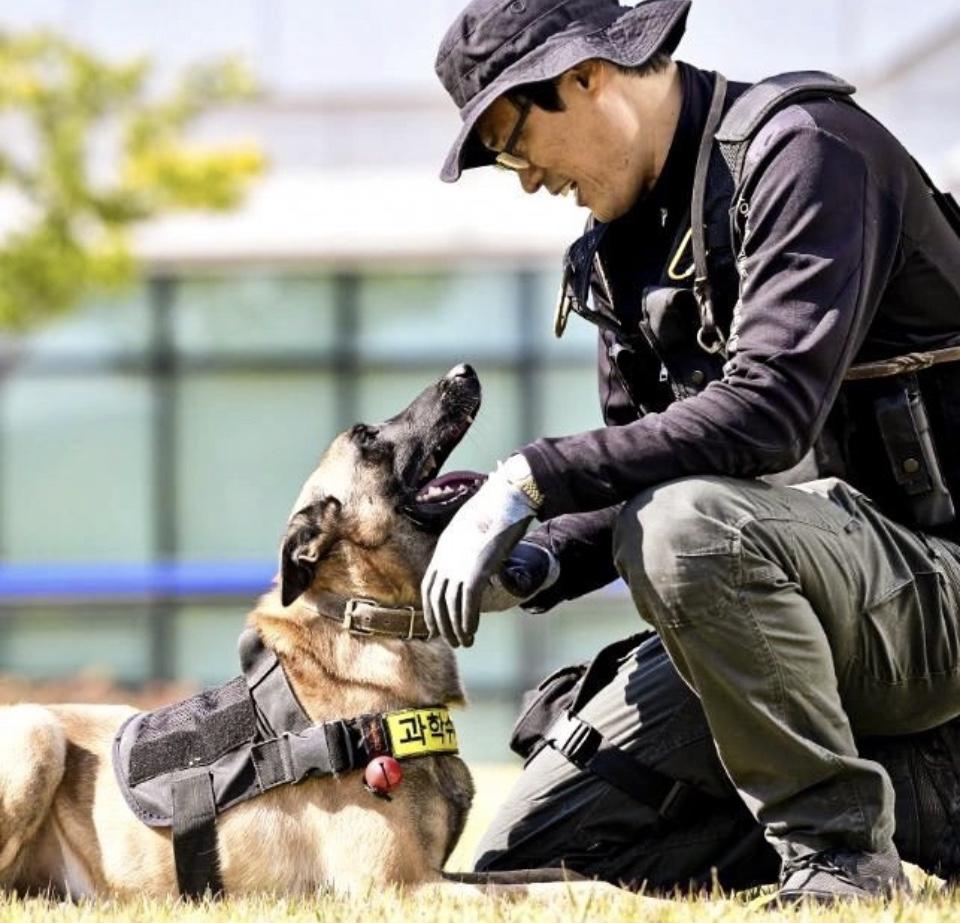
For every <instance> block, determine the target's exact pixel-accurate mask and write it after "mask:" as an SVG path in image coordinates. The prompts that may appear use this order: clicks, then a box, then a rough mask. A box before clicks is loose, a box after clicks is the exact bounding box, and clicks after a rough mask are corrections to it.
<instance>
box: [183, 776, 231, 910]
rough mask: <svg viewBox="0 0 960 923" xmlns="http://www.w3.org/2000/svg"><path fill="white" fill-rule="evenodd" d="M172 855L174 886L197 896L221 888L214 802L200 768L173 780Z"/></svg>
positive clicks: (214, 891) (209, 782) (209, 787)
mask: <svg viewBox="0 0 960 923" xmlns="http://www.w3.org/2000/svg"><path fill="white" fill-rule="evenodd" d="M172 789H173V827H172V833H173V855H174V859H175V860H176V865H177V887H178V888H179V889H180V893H181V894H182V895H183V896H184V897H189V898H193V899H199V898H201V897H203V895H204V893H205V892H206V891H207V890H209V891H210V893H211V894H219V893H221V892H222V891H223V879H222V878H221V877H220V860H219V855H218V852H217V826H216V823H215V821H216V817H217V804H216V800H215V798H214V794H213V786H212V784H211V781H210V773H208V772H206V771H203V772H198V773H196V774H195V775H192V776H186V777H185V778H181V779H178V780H177V781H176V782H174V783H173V786H172Z"/></svg>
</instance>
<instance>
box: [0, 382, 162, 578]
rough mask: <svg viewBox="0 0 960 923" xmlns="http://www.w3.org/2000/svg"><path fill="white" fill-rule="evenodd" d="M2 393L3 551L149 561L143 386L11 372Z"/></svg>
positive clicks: (148, 450)
mask: <svg viewBox="0 0 960 923" xmlns="http://www.w3.org/2000/svg"><path fill="white" fill-rule="evenodd" d="M0 393H2V395H3V399H2V405H0V406H2V418H0V419H2V425H3V433H4V439H3V442H2V446H3V459H2V464H0V485H2V492H3V493H2V496H3V506H4V509H3V514H4V515H3V520H2V523H3V551H4V554H5V555H6V556H7V557H8V558H10V559H12V560H50V561H56V560H91V559H104V558H113V559H117V560H142V559H144V558H146V557H148V556H149V554H150V551H151V543H152V528H153V509H152V506H151V499H152V496H151V476H152V474H151V473H152V463H153V459H152V442H151V432H150V423H151V399H150V386H149V382H148V381H147V380H146V379H145V378H141V377H137V376H123V375H88V376H85V377H80V376H64V377H58V378H28V377H25V376H22V375H15V376H13V377H12V378H10V379H8V381H7V384H6V388H5V389H4V391H3V392H0Z"/></svg>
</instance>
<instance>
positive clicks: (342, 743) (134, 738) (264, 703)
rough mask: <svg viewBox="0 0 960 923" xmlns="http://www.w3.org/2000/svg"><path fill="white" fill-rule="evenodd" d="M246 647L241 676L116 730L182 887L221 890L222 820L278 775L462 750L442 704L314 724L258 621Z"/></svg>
mask: <svg viewBox="0 0 960 923" xmlns="http://www.w3.org/2000/svg"><path fill="white" fill-rule="evenodd" d="M239 649H240V665H241V669H242V671H243V675H242V676H238V677H236V678H235V679H232V680H231V681H230V682H228V683H225V684H224V685H222V686H218V687H216V688H214V689H209V690H205V691H204V692H201V693H199V694H198V695H195V696H193V697H192V698H189V699H186V700H184V701H182V702H177V703H175V704H173V705H167V706H164V707H162V708H159V709H156V710H155V711H150V712H140V713H138V714H136V715H133V716H132V717H131V718H129V719H128V720H127V721H126V722H124V724H123V725H122V726H121V727H120V729H119V731H118V732H117V735H116V737H115V739H114V744H113V768H114V774H115V776H116V779H117V783H118V784H119V786H120V790H121V792H122V793H123V796H124V798H125V799H126V802H127V804H128V805H129V807H130V809H131V810H132V811H133V812H134V814H136V816H137V817H138V818H139V819H140V820H141V821H143V822H144V823H145V824H147V825H149V826H151V827H167V828H170V829H171V831H172V835H173V849H174V857H175V860H176V867H177V884H178V886H179V888H180V892H181V894H183V895H185V896H190V897H197V896H201V895H203V894H204V893H205V892H206V891H208V890H209V891H210V892H211V893H213V894H217V893H219V892H222V890H223V881H222V879H221V876H220V869H219V865H218V861H217V829H216V817H217V815H218V814H220V813H222V812H223V811H226V810H227V809H229V808H231V807H233V806H235V805H237V804H240V803H242V802H244V801H247V800H249V799H250V798H254V797H256V796H258V795H261V794H263V793H264V792H267V791H269V790H270V789H272V788H275V787H276V786H278V785H295V784H297V783H299V782H302V781H304V780H305V779H308V778H315V777H319V776H331V775H332V776H341V775H343V774H344V773H348V772H351V771H354V770H359V769H363V768H364V767H365V766H366V765H367V763H369V762H370V760H371V759H373V758H374V757H376V756H383V755H390V756H393V757H395V758H396V759H401V760H402V759H407V758H410V757H417V756H425V755H431V754H455V753H457V752H458V746H457V734H456V730H455V729H454V726H453V722H452V721H451V719H450V714H449V712H448V711H447V709H446V708H444V707H442V706H440V705H436V706H431V707H428V708H411V709H406V710H402V711H395V712H387V713H382V714H368V715H360V716H358V717H354V718H347V719H338V720H335V721H326V722H324V723H322V724H314V723H313V722H312V721H311V720H310V717H309V716H308V715H307V713H306V712H305V711H304V710H303V707H302V706H301V705H300V703H299V702H298V701H297V698H296V696H295V695H294V693H293V690H292V689H291V688H290V686H289V684H288V682H287V678H286V675H285V674H284V671H283V667H282V665H281V664H280V661H279V660H278V659H277V656H276V654H274V653H273V651H271V650H269V649H267V648H266V647H265V646H264V644H263V642H262V641H261V640H260V636H259V634H258V633H257V632H256V631H255V630H254V629H247V630H245V631H244V632H243V634H242V635H241V636H240V643H239Z"/></svg>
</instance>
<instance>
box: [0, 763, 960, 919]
mask: <svg viewBox="0 0 960 923" xmlns="http://www.w3.org/2000/svg"><path fill="white" fill-rule="evenodd" d="M518 771H519V770H518V767H517V766H515V765H513V766H486V767H475V769H474V775H475V778H476V782H477V801H476V805H475V810H474V812H473V814H472V816H471V819H470V822H469V823H468V825H467V829H466V831H465V833H464V836H463V839H462V841H461V843H460V845H459V846H458V847H457V850H456V851H455V853H454V855H453V856H452V857H451V860H450V863H449V865H448V867H449V868H451V869H459V870H463V869H467V868H469V863H470V859H471V857H472V856H473V851H474V848H475V846H476V843H477V840H478V839H479V837H480V834H481V832H482V830H483V827H484V825H485V824H486V822H487V820H488V819H489V817H490V815H491V814H492V812H493V811H494V810H495V809H496V805H497V803H498V802H499V801H500V800H501V799H502V798H503V796H504V794H505V793H506V791H507V789H508V788H509V786H510V783H511V781H512V779H513V778H514V777H515V776H516V774H517V772H518ZM911 871H913V870H911ZM913 878H914V882H915V884H916V885H917V886H918V887H917V894H916V896H915V897H914V899H913V900H911V901H909V902H904V903H894V904H891V905H888V906H884V905H876V906H873V905H861V906H852V905H847V906H841V907H838V908H836V909H833V908H817V907H805V908H797V909H793V910H789V911H781V910H777V911H769V910H766V909H761V908H759V907H757V906H756V905H755V899H756V898H757V895H755V894H742V895H731V896H726V897H718V898H713V899H710V900H691V899H682V900H676V901H660V902H653V901H649V900H647V899H644V898H638V897H636V896H634V895H631V894H628V893H627V892H619V893H616V894H614V895H613V896H612V897H607V896H604V897H603V898H599V899H598V898H595V899H593V900H592V901H587V900H584V899H582V898H579V897H577V896H576V895H573V894H570V893H565V894H563V895H562V896H561V897H560V898H559V899H558V900H557V901H556V902H554V903H552V904H549V905H544V904H542V903H537V902H534V901H523V900H518V901H512V902H511V901H506V900H495V899H484V900H480V901H464V900H463V899H461V898H451V897H450V896H444V897H440V896H437V897H435V898H432V899H430V900H425V899H424V898H423V897H422V896H421V897H419V898H417V899H413V898H412V897H408V896H405V895H404V894H402V893H399V892H397V891H395V890H393V889H389V890H387V891H385V892H383V893H378V894H370V895H367V896H365V897H363V898H353V899H346V898H332V897H329V896H322V895H321V896H317V897H311V898H297V899H295V900H282V899H275V898H265V897H256V898H244V899H227V900H224V901H217V902H209V903H198V904H188V903H181V902H179V901H174V900H166V901H150V900H143V899H138V900H130V901H115V900H109V901H98V902H93V901H89V902H87V901H84V902H80V903H77V904H60V903H57V902H50V901H44V900H38V899H31V900H23V901H21V900H17V899H15V898H9V897H0V923H267V921H270V923H308V921H309V923H365V921H377V923H380V921H386V923H409V921H417V923H432V921H437V923H447V921H457V923H459V921H465V923H466V921H470V923H534V921H537V923H544V921H546V923H568V921H571V923H578V921H587V920H589V921H591V923H634V921H636V923H640V921H643V923H739V921H742V920H744V919H747V918H751V919H755V920H757V921H758V923H761V921H767V920H770V921H778V920H796V921H801V923H802V921H809V920H817V921H825V923H941V921H942V923H955V921H960V895H954V894H950V893H947V892H945V891H943V889H942V888H941V883H940V882H939V881H937V880H936V879H928V878H926V877H925V876H923V875H922V874H921V873H919V872H917V873H915V874H914V875H913Z"/></svg>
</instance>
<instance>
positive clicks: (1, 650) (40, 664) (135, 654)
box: [0, 606, 150, 683]
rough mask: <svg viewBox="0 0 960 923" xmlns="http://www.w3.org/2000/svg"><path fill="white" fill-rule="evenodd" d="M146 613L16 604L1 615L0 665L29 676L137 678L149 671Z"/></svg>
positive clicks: (135, 608) (134, 608) (128, 609)
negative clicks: (16, 608) (14, 611)
mask: <svg viewBox="0 0 960 923" xmlns="http://www.w3.org/2000/svg"><path fill="white" fill-rule="evenodd" d="M148 629H149V616H148V615H147V613H146V612H145V611H144V609H143V608H142V607H138V606H130V607H126V608H124V609H122V610H121V609H117V610H115V612H114V613H112V614H110V615H104V614H103V609H102V608H100V607H98V608H97V609H93V608H87V607H76V608H72V607H71V608H64V609H59V610H58V609H52V608H51V609H43V608H39V609H22V610H20V611H19V612H18V613H17V614H16V615H8V616H4V617H3V621H2V624H0V630H2V632H3V644H2V645H0V669H3V670H5V671H15V672H17V673H18V674H20V675H21V676H25V677H27V678H29V679H52V678H56V677H61V678H62V677H65V676H71V675H73V674H86V675H91V674H92V675H97V676H100V677H102V678H103V679H104V680H107V681H116V682H123V683H126V682H142V681H143V680H145V679H146V678H147V676H148V675H149V672H150V658H149V653H150V652H149V631H148Z"/></svg>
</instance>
